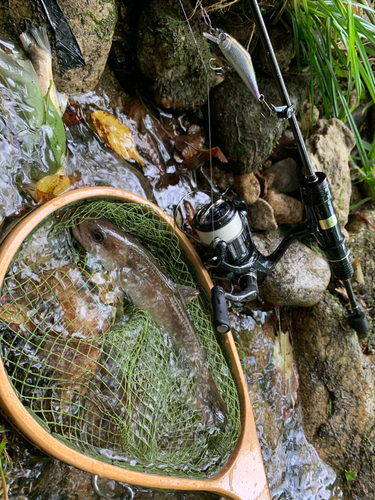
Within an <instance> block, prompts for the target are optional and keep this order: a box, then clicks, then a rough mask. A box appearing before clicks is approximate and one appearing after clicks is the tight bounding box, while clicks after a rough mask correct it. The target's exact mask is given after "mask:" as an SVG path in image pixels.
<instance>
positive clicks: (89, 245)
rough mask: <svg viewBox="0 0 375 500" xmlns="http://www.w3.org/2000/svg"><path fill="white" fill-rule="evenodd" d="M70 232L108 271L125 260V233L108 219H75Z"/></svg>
mask: <svg viewBox="0 0 375 500" xmlns="http://www.w3.org/2000/svg"><path fill="white" fill-rule="evenodd" d="M72 232H73V236H74V237H75V239H76V240H77V241H78V242H79V243H80V244H81V245H82V246H83V248H84V249H85V250H86V251H87V252H88V253H90V254H91V255H93V256H95V257H97V258H98V259H99V261H100V262H101V263H102V264H103V265H104V266H105V267H106V268H107V269H108V270H109V271H110V270H112V269H115V268H116V267H117V266H118V264H119V262H121V263H122V264H124V263H125V262H126V257H127V255H126V254H127V252H126V244H124V243H125V242H126V234H125V233H124V232H123V231H121V230H120V229H119V228H118V227H117V226H115V225H114V224H112V223H111V222H110V221H109V220H107V219H104V218H100V219H95V220H85V221H82V222H80V221H77V223H76V225H75V226H74V227H73V228H72Z"/></svg>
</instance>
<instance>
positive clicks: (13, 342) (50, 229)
mask: <svg viewBox="0 0 375 500" xmlns="http://www.w3.org/2000/svg"><path fill="white" fill-rule="evenodd" d="M99 217H105V218H107V219H109V220H110V221H111V222H112V223H114V224H116V225H117V226H118V227H119V228H121V229H122V230H123V231H126V232H128V233H129V234H131V235H132V236H135V237H136V238H137V239H138V240H139V241H140V242H141V243H142V244H143V245H144V246H145V247H146V248H147V249H148V250H149V251H150V252H151V253H152V254H153V255H154V256H155V258H156V259H157V260H158V261H159V263H160V264H161V265H162V266H163V267H164V269H165V270H166V271H167V273H168V274H169V276H170V277H171V278H172V279H173V280H174V281H175V282H176V283H178V284H183V285H189V286H193V287H195V288H198V289H200V290H201V294H200V295H199V296H198V297H197V298H195V299H193V300H192V301H191V302H190V303H189V304H187V308H188V310H189V313H190V315H191V317H192V319H193V322H194V325H195V327H196V330H197V333H198V336H199V339H200V341H201V343H202V345H203V346H204V348H205V350H206V354H207V360H206V363H207V365H208V367H209V369H210V371H211V373H212V375H213V377H214V379H215V381H216V384H217V387H218V389H219V391H220V393H221V396H222V398H223V400H224V401H225V403H226V405H227V407H228V411H229V416H228V418H227V419H226V422H225V426H223V427H222V428H214V430H213V429H211V428H207V426H206V423H205V420H204V418H203V416H202V412H201V409H200V408H199V405H198V403H197V398H196V389H195V387H194V381H193V377H192V375H191V373H190V372H189V370H188V369H187V366H186V365H185V364H184V360H183V359H180V357H179V355H178V353H176V352H174V350H173V348H172V344H171V341H170V339H169V338H168V335H166V334H165V332H163V331H162V330H161V329H160V328H159V327H158V326H157V325H156V324H155V323H154V321H153V319H152V317H150V315H149V314H148V313H147V312H145V311H143V310H140V309H137V308H135V307H134V306H133V305H132V304H131V302H130V301H129V300H127V299H126V296H124V294H122V295H119V291H118V290H117V289H116V286H115V285H114V284H113V282H112V281H111V279H110V277H109V275H108V274H106V271H105V269H103V268H102V267H101V266H100V265H99V264H98V262H95V260H93V259H92V258H90V255H88V254H86V252H85V251H84V250H83V249H82V248H81V247H80V245H78V244H77V242H76V241H75V240H74V238H73V236H72V233H71V227H72V226H73V225H74V224H75V221H76V220H81V221H82V220H87V219H96V218H99ZM209 313H210V311H209V302H208V299H207V296H206V294H205V292H204V291H203V289H201V286H200V284H199V281H198V278H197V275H196V272H195V269H194V268H193V267H192V266H191V264H190V263H189V261H188V260H187V259H186V257H185V255H184V254H183V252H182V250H181V248H180V246H179V242H178V238H177V237H176V236H175V235H174V234H173V233H172V232H171V231H170V230H168V224H167V223H166V222H165V221H163V220H162V219H161V218H159V217H158V216H157V215H156V214H155V212H152V211H145V210H144V209H143V208H142V207H141V206H140V205H137V204H132V203H120V202H110V201H107V200H99V201H91V202H86V203H83V204H79V205H76V206H73V207H72V206H70V207H68V208H65V209H64V210H60V211H59V212H56V213H55V214H54V215H53V216H51V217H49V218H48V219H46V220H45V221H44V222H43V223H42V224H40V225H39V226H38V227H37V228H36V229H35V230H34V231H33V233H32V234H31V235H30V236H28V238H27V239H26V240H25V241H24V242H23V244H22V246H21V248H20V249H19V251H18V253H17V255H16V257H15V258H14V259H13V261H12V264H11V265H10V266H9V269H8V271H7V275H6V278H5V280H4V283H3V287H2V291H1V307H0V335H1V354H2V359H3V364H4V366H5V368H6V370H7V373H8V376H9V378H10V380H11V383H12V384H13V387H14V388H15V390H16V392H17V394H18V395H19V398H20V400H21V401H22V403H23V404H24V406H25V407H27V408H28V410H29V411H30V412H31V413H32V414H33V416H34V417H35V418H36V419H37V420H38V421H39V422H40V423H41V424H42V425H43V426H44V427H45V428H47V429H48V430H49V432H51V433H52V434H53V435H54V436H55V437H56V438H58V439H60V440H62V441H63V442H64V443H66V444H68V445H69V446H71V447H73V448H75V449H78V450H79V451H81V452H83V453H85V454H87V455H90V456H93V457H95V458H97V459H99V460H104V461H107V462H110V463H113V464H115V465H119V466H122V467H126V468H128V469H129V468H130V469H134V470H140V471H144V472H150V473H160V474H170V475H175V476H188V477H193V478H207V477H210V476H212V475H214V474H216V473H217V472H218V471H219V469H220V468H221V467H222V466H223V464H224V463H225V462H226V460H227V458H228V456H229V454H230V453H231V451H232V450H233V448H234V445H235V443H236V441H237V439H238V437H239V434H240V409H239V401H238V395H237V390H236V385H235V383H234V380H233V378H232V375H231V373H230V370H229V368H228V364H227V362H226V359H225V357H224V355H223V353H222V350H221V348H220V346H219V345H218V343H217V341H216V338H215V334H214V332H213V330H212V327H211V321H210V316H209Z"/></svg>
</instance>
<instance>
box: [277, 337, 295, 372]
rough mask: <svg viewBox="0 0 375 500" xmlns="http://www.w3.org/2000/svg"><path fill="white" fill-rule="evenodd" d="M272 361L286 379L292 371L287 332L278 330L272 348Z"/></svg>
mask: <svg viewBox="0 0 375 500" xmlns="http://www.w3.org/2000/svg"><path fill="white" fill-rule="evenodd" d="M273 361H274V363H275V365H276V366H278V367H279V368H280V370H281V371H282V372H283V374H284V378H285V380H286V381H288V380H289V379H290V377H291V375H292V372H293V348H292V345H291V343H290V341H289V332H286V333H284V332H282V331H281V330H280V331H279V333H278V335H277V337H276V341H275V347H274V349H273Z"/></svg>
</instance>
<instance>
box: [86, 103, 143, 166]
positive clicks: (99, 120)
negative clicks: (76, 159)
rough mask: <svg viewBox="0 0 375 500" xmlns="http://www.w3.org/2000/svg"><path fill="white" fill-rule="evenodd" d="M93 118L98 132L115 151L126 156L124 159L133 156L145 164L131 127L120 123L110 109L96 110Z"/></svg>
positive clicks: (123, 156)
mask: <svg viewBox="0 0 375 500" xmlns="http://www.w3.org/2000/svg"><path fill="white" fill-rule="evenodd" d="M91 118H92V120H93V122H94V125H95V128H96V130H97V131H98V134H99V135H100V137H101V138H102V139H103V141H104V142H105V143H106V144H107V145H108V146H109V147H110V148H111V149H113V151H115V152H116V153H117V154H119V155H120V156H121V157H122V158H124V160H129V158H132V159H133V160H135V161H136V162H138V163H140V164H141V165H143V166H145V162H144V160H143V159H142V157H141V156H140V154H139V153H138V151H137V148H136V146H135V142H134V139H133V136H132V133H131V132H130V129H129V127H127V126H126V125H124V124H122V123H120V122H119V120H118V119H117V118H116V117H115V116H114V115H112V114H111V113H109V112H108V111H102V110H98V111H94V113H92V114H91Z"/></svg>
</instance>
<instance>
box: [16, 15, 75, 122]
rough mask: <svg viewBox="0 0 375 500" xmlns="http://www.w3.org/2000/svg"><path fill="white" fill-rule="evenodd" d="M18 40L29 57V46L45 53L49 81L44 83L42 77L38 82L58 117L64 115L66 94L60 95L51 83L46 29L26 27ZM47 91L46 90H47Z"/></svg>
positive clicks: (50, 62) (49, 52) (50, 54)
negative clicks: (48, 97) (36, 47)
mask: <svg viewBox="0 0 375 500" xmlns="http://www.w3.org/2000/svg"><path fill="white" fill-rule="evenodd" d="M20 40H21V43H22V45H23V48H24V50H25V53H26V54H27V55H28V56H30V46H32V45H34V46H35V45H37V46H38V47H39V49H40V50H41V51H42V52H44V53H45V55H46V58H47V60H48V65H49V73H50V75H49V81H47V82H46V81H45V78H46V77H45V76H44V75H43V81H40V83H41V85H42V87H43V93H44V96H46V95H47V94H48V93H49V96H50V98H51V101H52V103H53V105H54V106H55V108H56V109H57V111H58V113H59V114H60V116H62V115H63V114H64V111H65V108H66V104H67V96H66V94H60V92H58V91H57V89H56V86H55V83H54V81H53V76H52V51H51V45H50V43H49V40H48V34H47V30H46V28H44V27H43V26H42V27H39V28H34V27H32V26H29V25H28V26H27V30H26V31H24V32H23V33H21V35H20ZM38 76H39V79H41V75H38ZM47 89H48V90H47Z"/></svg>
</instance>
